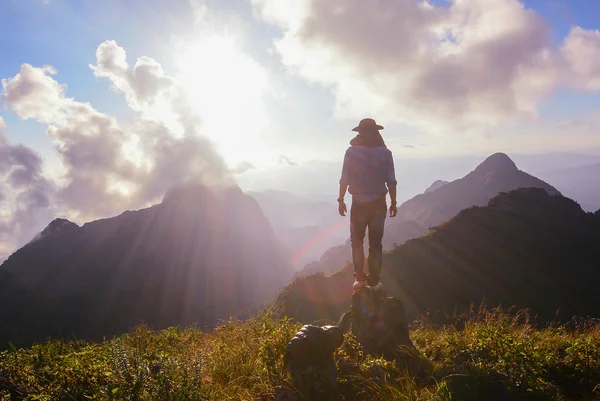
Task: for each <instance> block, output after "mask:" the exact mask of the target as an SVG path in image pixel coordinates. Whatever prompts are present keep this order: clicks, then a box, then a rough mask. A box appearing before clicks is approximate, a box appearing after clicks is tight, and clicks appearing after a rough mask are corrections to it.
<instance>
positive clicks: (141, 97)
mask: <svg viewBox="0 0 600 401" xmlns="http://www.w3.org/2000/svg"><path fill="white" fill-rule="evenodd" d="M96 62H97V65H96V66H94V65H90V68H91V69H92V70H93V71H94V75H95V76H96V77H99V78H108V79H109V80H110V81H111V83H112V85H113V88H114V89H115V90H119V91H122V92H123V93H124V94H125V97H126V99H127V104H128V105H129V107H131V108H132V109H134V110H138V111H140V110H144V109H147V108H149V107H151V106H153V105H154V103H155V102H156V101H157V99H159V98H160V96H161V94H163V93H164V92H167V91H168V90H170V89H172V88H173V87H174V81H173V79H172V78H170V77H168V76H166V75H165V73H164V71H163V69H162V66H161V65H160V64H159V63H158V62H157V61H156V60H154V59H152V58H150V57H140V58H138V60H137V61H136V63H135V65H134V67H133V68H132V69H130V68H129V65H128V64H127V57H126V53H125V49H123V48H122V47H120V46H119V45H118V44H117V42H115V41H114V40H107V41H105V42H103V43H102V44H101V45H100V46H99V47H98V49H97V50H96Z"/></svg>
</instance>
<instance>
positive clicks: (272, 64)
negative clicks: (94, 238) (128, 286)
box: [0, 0, 600, 261]
mask: <svg viewBox="0 0 600 401" xmlns="http://www.w3.org/2000/svg"><path fill="white" fill-rule="evenodd" d="M599 29H600V2H598V1H597V0H578V1H549V0H546V1H542V0H531V1H518V0H451V1H446V0H436V1H433V0H432V1H429V2H427V1H418V0H371V1H368V2H367V1H364V0H327V1H325V0H286V1H285V2H283V1H281V0H147V1H141V0H105V1H102V2H98V1H95V0H0V37H1V38H2V40H0V79H1V87H0V180H2V184H3V185H2V186H1V187H0V261H1V260H3V258H5V257H6V256H7V255H8V254H10V253H11V252H12V251H13V250H14V249H15V248H16V247H18V246H21V245H23V244H24V243H26V242H27V241H29V240H30V239H31V238H32V237H33V235H35V233H37V232H39V231H40V230H41V229H43V227H44V226H45V225H47V224H48V222H49V221H51V220H52V219H53V218H54V217H57V216H61V217H66V218H69V219H71V220H73V221H75V222H77V223H79V224H81V223H84V222H86V221H90V220H92V219H97V218H102V217H107V216H113V215H117V214H119V213H121V212H122V211H124V210H127V209H137V208H141V207H144V206H147V205H150V204H152V203H156V202H158V201H160V199H161V198H162V196H163V195H164V193H165V191H167V190H168V189H169V188H172V187H173V186H177V185H182V184H185V183H187V182H191V181H202V182H208V183H213V184H222V183H232V182H237V183H239V184H240V185H241V186H242V188H244V189H249V190H251V189H258V188H259V187H261V185H262V187H264V186H265V183H266V182H268V183H273V186H277V185H280V186H282V185H283V184H282V183H281V180H275V179H273V177H277V176H281V174H283V172H284V171H289V170H290V169H291V170H294V169H295V171H296V173H295V174H293V175H291V176H290V177H293V180H295V182H291V183H290V182H287V183H286V184H287V187H290V186H292V187H293V186H296V187H303V186H305V185H306V184H307V183H310V182H321V181H323V180H325V175H324V174H320V172H322V171H324V170H323V169H322V168H321V166H324V165H327V166H331V165H332V164H333V165H337V164H336V163H339V162H340V161H341V160H342V158H343V153H344V151H345V149H346V147H347V146H348V141H349V140H350V139H351V137H352V132H351V128H352V127H354V126H355V125H356V124H357V122H358V121H359V120H360V119H361V118H363V117H372V118H375V119H376V120H377V121H378V122H379V123H380V124H382V125H383V126H384V127H385V129H384V130H383V131H382V134H383V135H384V138H385V140H386V143H387V145H388V147H389V148H390V149H391V150H392V152H393V153H394V156H395V157H396V158H400V159H406V160H411V159H421V160H422V159H425V160H427V159H428V158H430V159H431V158H440V157H475V156H477V157H479V156H483V155H487V154H490V153H493V152H496V151H504V152H509V153H519V154H543V153H552V152H575V153H585V154H595V155H600V135H599V134H598V132H599V130H598V127H599V125H600V31H599ZM327 163H330V164H327ZM302 166H304V170H302V169H301V167H302ZM328 168H329V167H328ZM298 171H301V172H302V173H298ZM329 177H330V176H327V180H330V179H331V180H332V187H333V188H334V189H335V185H336V184H337V178H336V177H333V178H329ZM440 178H442V177H440ZM262 187H261V189H264V188H262ZM287 187H286V188H287ZM333 192H335V191H333Z"/></svg>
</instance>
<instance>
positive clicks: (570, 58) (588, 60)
mask: <svg viewBox="0 0 600 401" xmlns="http://www.w3.org/2000/svg"><path fill="white" fill-rule="evenodd" d="M561 55H562V57H563V59H562V61H563V63H564V64H563V68H564V71H565V74H564V77H563V79H564V81H565V85H566V86H571V87H574V88H576V89H581V90H584V91H590V92H597V91H600V31H598V30H595V31H591V30H585V29H582V28H580V27H578V26H576V27H573V28H572V29H571V31H570V32H569V35H568V36H567V38H566V39H565V41H564V43H563V45H562V48H561Z"/></svg>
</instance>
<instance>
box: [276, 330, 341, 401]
mask: <svg viewBox="0 0 600 401" xmlns="http://www.w3.org/2000/svg"><path fill="white" fill-rule="evenodd" d="M343 341H344V336H343V334H342V331H341V330H340V329H339V328H338V327H337V326H324V327H319V326H313V325H306V326H303V327H302V328H301V329H300V331H298V333H296V335H295V336H294V338H292V339H291V340H290V342H289V343H288V345H287V349H286V352H285V359H284V363H285V366H286V367H288V368H289V369H290V372H291V374H292V381H293V383H294V386H295V387H296V389H297V390H298V400H299V401H337V400H341V395H340V393H339V390H338V386H337V371H336V368H335V363H334V361H333V352H334V351H335V350H336V349H337V348H338V347H339V346H340V345H342V342H343Z"/></svg>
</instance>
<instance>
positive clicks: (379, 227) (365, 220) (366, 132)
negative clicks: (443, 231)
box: [338, 118, 398, 291]
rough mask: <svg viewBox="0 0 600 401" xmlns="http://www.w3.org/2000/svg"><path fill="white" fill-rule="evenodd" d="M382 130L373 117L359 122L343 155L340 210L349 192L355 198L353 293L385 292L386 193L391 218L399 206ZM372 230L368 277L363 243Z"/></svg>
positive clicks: (352, 219) (343, 211)
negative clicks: (382, 271) (355, 133)
mask: <svg viewBox="0 0 600 401" xmlns="http://www.w3.org/2000/svg"><path fill="white" fill-rule="evenodd" d="M382 129H383V127H382V126H381V125H378V124H377V123H376V122H375V120H373V119H372V118H365V119H363V120H361V121H360V123H359V124H358V126H357V127H355V128H353V129H352V131H356V132H358V135H356V136H355V137H354V138H353V139H352V140H351V141H350V145H351V146H350V147H349V148H348V150H346V155H345V156H344V165H343V167H342V177H341V179H340V191H339V198H338V211H339V213H340V215H341V216H345V215H346V212H347V208H346V203H345V202H344V196H345V195H346V190H348V192H349V193H350V194H351V195H352V206H351V209H350V242H351V244H352V262H353V264H354V279H355V281H354V290H355V291H358V290H360V289H362V288H365V287H366V286H369V287H371V289H372V290H376V291H378V290H380V289H382V285H381V283H380V282H379V278H380V273H381V265H382V257H383V245H382V243H381V241H382V239H383V230H384V224H385V218H386V215H387V210H388V209H387V204H386V194H387V193H388V192H389V194H390V201H391V205H390V208H389V210H390V217H395V216H396V214H397V213H398V209H397V207H396V184H397V182H396V173H395V171H394V159H393V157H392V152H391V151H390V150H389V149H388V148H387V147H386V146H385V142H384V141H383V138H382V137H381V134H380V133H379V131H380V130H382ZM367 228H368V229H369V258H368V265H369V274H368V275H365V272H364V264H365V252H364V248H363V242H364V238H365V233H366V230H367Z"/></svg>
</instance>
